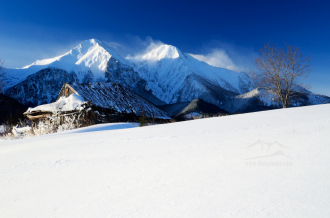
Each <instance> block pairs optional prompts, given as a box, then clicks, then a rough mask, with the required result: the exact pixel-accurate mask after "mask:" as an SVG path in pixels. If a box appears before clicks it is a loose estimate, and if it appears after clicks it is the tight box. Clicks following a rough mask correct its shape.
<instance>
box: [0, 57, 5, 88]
mask: <svg viewBox="0 0 330 218" xmlns="http://www.w3.org/2000/svg"><path fill="white" fill-rule="evenodd" d="M4 75H5V69H4V66H3V61H2V60H1V59H0V94H1V93H2V91H3V87H4V86H5V82H4Z"/></svg>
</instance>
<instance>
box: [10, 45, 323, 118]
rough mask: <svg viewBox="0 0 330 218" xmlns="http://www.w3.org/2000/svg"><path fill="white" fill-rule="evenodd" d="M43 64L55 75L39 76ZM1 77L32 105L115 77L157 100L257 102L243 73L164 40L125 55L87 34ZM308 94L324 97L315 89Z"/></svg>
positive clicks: (231, 106) (232, 108)
mask: <svg viewBox="0 0 330 218" xmlns="http://www.w3.org/2000/svg"><path fill="white" fill-rule="evenodd" d="M45 69H51V70H46V71H51V72H52V74H54V75H53V76H50V75H48V74H47V76H42V75H43V74H44V73H45ZM63 72H65V73H63ZM64 74H65V75H64ZM54 78H61V79H58V80H56V79H54ZM5 80H6V87H5V89H7V91H6V92H5V94H6V95H9V96H11V97H13V98H15V99H17V100H18V101H20V102H22V103H28V102H30V103H32V104H34V105H36V104H44V103H50V101H52V97H51V96H48V97H45V95H54V93H58V92H59V88H60V87H61V86H62V85H63V82H75V83H91V82H118V83H120V84H121V85H123V86H125V87H127V88H129V89H131V90H133V91H135V92H136V93H138V94H139V95H141V96H142V97H144V98H145V99H147V100H149V101H150V102H152V103H154V104H155V105H164V104H173V103H179V102H187V101H188V102H190V101H192V100H194V99H197V98H199V99H203V100H204V101H206V102H209V103H212V104H214V105H217V106H218V107H220V108H221V109H224V110H226V111H229V112H237V111H241V112H242V111H245V108H251V107H252V108H253V105H251V104H255V102H256V101H255V98H253V99H254V100H253V101H251V100H250V99H249V100H246V98H245V97H242V96H240V95H243V96H244V94H245V93H249V92H250V91H252V90H253V86H252V81H251V79H250V78H249V76H248V75H247V74H246V73H243V72H242V73H238V72H235V71H231V70H228V69H224V68H219V67H214V66H211V65H209V64H207V63H205V62H203V61H199V60H197V59H195V58H194V57H192V56H191V55H189V54H186V53H184V52H182V51H180V50H179V49H178V48H176V47H174V46H171V45H166V44H161V45H158V46H155V47H153V48H152V49H148V51H147V52H145V53H144V54H139V55H135V56H129V57H127V58H123V57H121V56H120V55H118V54H117V53H116V52H115V51H114V50H113V49H112V48H111V47H109V46H107V43H102V42H101V41H98V40H96V39H90V40H86V41H83V42H82V43H80V44H79V45H77V46H76V47H74V48H73V49H71V50H69V51H68V52H66V53H65V54H63V55H60V56H58V57H55V58H50V59H45V60H38V61H36V62H34V63H32V64H30V65H28V66H25V67H23V68H22V69H7V74H6V75H5ZM53 83H60V84H53ZM29 84H30V85H29ZM37 93H38V94H37ZM47 93H48V94H47ZM250 94H251V93H250ZM250 94H248V96H250ZM237 96H239V97H238V98H237ZM311 98H312V99H314V100H313V101H312V102H317V103H325V102H326V101H324V98H319V97H317V96H316V97H315V96H314V95H311ZM237 99H238V100H237ZM242 99H244V100H242ZM243 101H244V102H243ZM242 102H243V103H242ZM246 104H248V105H246Z"/></svg>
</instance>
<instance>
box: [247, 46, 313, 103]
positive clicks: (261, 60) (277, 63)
mask: <svg viewBox="0 0 330 218" xmlns="http://www.w3.org/2000/svg"><path fill="white" fill-rule="evenodd" d="M255 67H256V72H255V73H254V74H253V76H252V79H253V80H254V82H255V84H256V86H257V87H260V88H269V89H272V90H274V91H275V93H276V94H277V96H278V97H279V99H280V100H281V102H282V105H283V108H286V107H288V106H289V104H290V100H291V99H292V98H294V97H296V96H297V94H299V91H300V90H301V88H303V87H306V85H304V84H303V82H302V80H303V79H304V78H306V77H307V76H308V74H309V73H310V58H308V57H305V56H304V55H303V54H302V52H301V51H300V48H299V47H292V46H289V45H286V46H285V48H281V47H279V46H278V45H272V44H270V43H268V44H266V45H265V46H264V47H263V48H262V49H260V51H259V56H258V57H256V58H255Z"/></svg>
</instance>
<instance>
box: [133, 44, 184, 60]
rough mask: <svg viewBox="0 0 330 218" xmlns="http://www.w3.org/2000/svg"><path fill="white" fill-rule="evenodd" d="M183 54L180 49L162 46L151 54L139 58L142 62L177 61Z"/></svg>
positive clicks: (152, 50)
mask: <svg viewBox="0 0 330 218" xmlns="http://www.w3.org/2000/svg"><path fill="white" fill-rule="evenodd" d="M181 54H182V52H181V51H180V50H179V49H178V48H176V47H174V46H172V45H166V44H162V45H160V46H157V47H155V48H153V49H151V50H150V51H149V52H147V53H146V54H143V55H141V56H139V57H140V59H142V60H154V61H159V60H161V59H176V58H178V57H180V56H181Z"/></svg>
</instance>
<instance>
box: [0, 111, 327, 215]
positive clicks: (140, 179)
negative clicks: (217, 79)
mask: <svg viewBox="0 0 330 218" xmlns="http://www.w3.org/2000/svg"><path fill="white" fill-rule="evenodd" d="M127 127H135V124H103V125H101V126H99V125H97V126H93V127H87V128H86V129H85V128H82V129H78V130H74V131H68V132H64V133H60V134H52V135H43V136H39V137H34V138H27V139H23V140H15V141H1V142H0V178H2V179H1V180H0V192H1V195H0V211H1V216H3V217H106V216H108V217H329V216H330V209H329V206H328V205H329V200H330V185H329V184H330V170H329V169H330V162H329V154H330V146H329V145H330V136H329V130H330V105H318V106H309V107H299V108H291V109H280V110H273V111H266V112H259V113H250V114H241V115H232V116H226V117H219V118H209V119H202V120H194V121H187V122H180V123H171V124H164V125H156V126H148V127H142V128H127ZM125 128H127V129H125Z"/></svg>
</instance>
